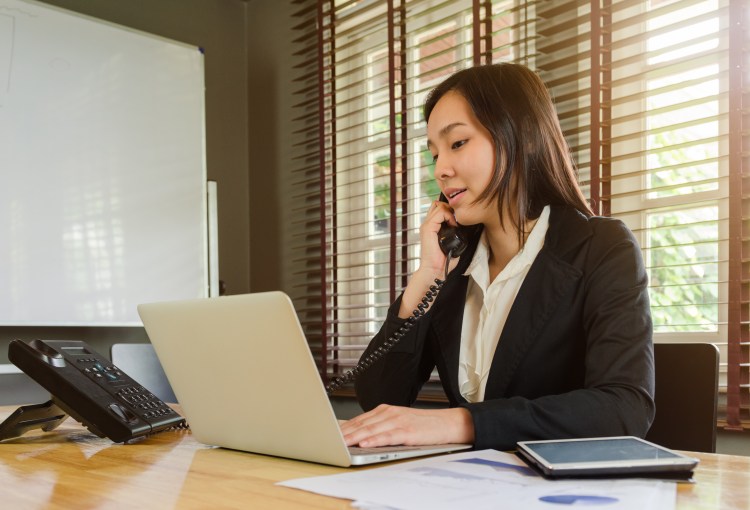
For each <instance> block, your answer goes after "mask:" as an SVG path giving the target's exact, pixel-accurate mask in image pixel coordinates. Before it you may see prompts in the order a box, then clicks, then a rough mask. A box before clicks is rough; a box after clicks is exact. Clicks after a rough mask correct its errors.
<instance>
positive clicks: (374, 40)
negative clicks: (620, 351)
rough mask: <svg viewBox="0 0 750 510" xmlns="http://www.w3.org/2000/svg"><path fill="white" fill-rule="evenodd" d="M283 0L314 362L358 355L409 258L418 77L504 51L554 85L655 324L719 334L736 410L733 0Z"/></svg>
mask: <svg viewBox="0 0 750 510" xmlns="http://www.w3.org/2000/svg"><path fill="white" fill-rule="evenodd" d="M297 3H299V4H300V11H299V13H298V16H299V17H300V18H301V22H300V26H299V28H300V32H301V34H302V35H301V38H300V41H301V42H303V43H304V45H305V48H306V49H305V50H304V51H303V52H301V58H302V60H303V61H304V65H303V66H302V67H301V68H302V69H303V72H302V74H303V75H304V77H303V78H302V79H301V85H300V89H299V97H300V101H299V105H298V110H299V111H300V116H299V122H300V125H301V126H302V127H301V128H300V130H299V131H298V135H297V136H298V138H299V140H298V142H297V143H296V144H295V146H296V147H298V153H299V157H298V161H299V162H300V165H299V171H298V175H299V182H298V184H297V186H298V189H299V190H300V191H299V196H300V199H301V200H300V203H301V205H300V208H299V213H300V216H299V217H300V221H299V223H298V225H299V226H298V229H299V232H300V233H299V235H298V236H297V237H298V239H299V245H298V247H297V251H298V252H299V253H300V257H299V264H298V266H299V268H300V270H299V275H300V278H299V281H300V285H299V287H298V288H297V290H298V292H297V294H296V295H294V298H295V301H296V305H297V307H298V309H301V310H303V312H302V313H301V315H303V317H302V322H303V324H304V325H305V327H306V329H307V331H308V336H309V337H310V338H311V339H312V340H311V345H313V347H314V348H315V352H316V353H317V354H318V356H319V362H320V367H321V375H322V376H323V377H324V378H330V377H333V376H335V375H336V374H338V373H340V372H341V371H342V370H344V369H346V368H347V367H349V366H352V365H353V364H354V363H355V362H356V360H357V359H358V357H359V353H360V352H361V350H362V349H363V348H364V346H365V345H366V344H367V342H368V341H369V340H370V338H371V336H372V335H373V334H374V333H375V332H376V331H377V329H378V328H379V327H380V324H381V323H382V320H383V318H384V317H385V313H386V310H387V307H388V305H389V304H390V303H391V302H392V301H393V300H394V299H395V297H396V296H397V294H398V292H399V291H400V290H401V289H402V288H403V287H404V286H405V284H406V279H407V276H408V274H409V273H410V272H411V271H413V270H414V269H415V267H416V263H417V261H418V257H419V253H418V227H419V224H420V222H421V219H422V216H423V213H424V210H425V208H426V207H427V206H428V205H429V203H430V201H431V200H433V199H434V198H435V197H436V196H437V192H438V190H437V187H436V185H435V183H434V182H433V180H432V167H431V158H430V157H429V154H428V153H427V152H426V148H425V139H424V136H425V125H424V120H423V118H422V111H421V107H422V104H423V102H424V99H425V97H426V94H427V93H428V92H429V90H430V89H431V88H432V87H433V86H434V85H435V84H437V83H439V82H440V81H441V80H442V79H443V78H445V77H446V76H448V75H449V74H451V73H452V72H454V71H456V70H458V69H460V68H464V67H467V66H470V65H473V64H479V63H488V62H499V61H516V62H521V63H524V64H526V65H528V66H530V67H531V68H533V69H536V70H537V71H538V72H539V73H540V75H541V77H542V78H543V79H544V81H545V82H546V83H547V85H548V87H549V88H550V90H551V92H552V94H553V97H554V98H555V104H556V107H557V109H558V114H559V117H560V121H561V124H562V126H563V130H564V131H565V134H566V137H567V140H568V144H569V146H570V149H571V152H572V154H573V156H574V159H575V160H576V162H577V165H578V169H579V180H580V183H581V187H582V189H583V190H584V193H585V194H586V195H587V196H588V197H589V198H590V200H591V203H592V206H593V207H594V209H595V210H596V211H597V212H598V213H600V214H604V215H613V216H616V217H618V218H620V219H622V220H623V221H625V222H626V223H627V224H628V226H629V227H630V228H631V229H632V230H633V232H634V233H635V234H636V236H637V237H638V239H639V240H640V243H641V247H642V249H643V253H644V260H645V262H646V264H647V267H648V271H649V276H650V294H651V301H652V312H653V319H654V332H655V337H654V338H655V341H657V342H660V341H678V340H679V341H696V342H705V341H708V342H712V343H715V344H716V345H718V346H719V347H720V350H721V359H722V379H721V388H722V397H723V405H722V409H721V423H722V424H724V425H725V426H727V427H728V428H735V429H739V428H743V427H744V428H750V376H749V375H748V361H749V359H748V350H749V349H750V339H748V323H750V307H749V305H748V294H750V286H749V285H748V279H750V266H748V263H747V262H744V261H745V260H746V259H747V260H750V256H749V255H748V250H749V249H750V245H748V242H747V241H745V239H746V238H748V233H747V232H746V228H747V227H746V225H750V223H748V222H747V220H746V218H747V215H748V214H750V213H747V212H746V211H748V210H750V202H747V201H746V200H745V199H744V198H743V197H744V196H745V195H748V196H750V194H749V193H748V192H747V191H743V189H744V188H743V186H744V183H745V181H746V180H747V177H746V175H745V173H746V172H747V171H748V162H747V151H748V145H750V137H749V136H748V129H747V125H748V121H749V120H750V119H749V118H748V116H749V114H748V113H747V111H748V85H747V84H748V82H749V80H750V76H749V75H750V62H749V58H748V54H747V50H746V49H747V48H748V47H750V44H748V43H749V42H750V41H749V39H750V38H749V36H748V31H747V30H746V29H745V27H746V26H748V12H747V11H748V7H747V6H746V5H745V2H742V1H739V0H648V1H646V2H633V1H629V0H596V1H583V0H580V1H574V0H569V1H563V2H543V1H530V2H520V1H511V0H505V1H489V0H461V1H447V0H389V1H378V0H348V1H346V0H328V1H322V0H321V1H318V2H314V1H309V0H297ZM311 20H314V21H315V23H314V24H312V23H310V21H311ZM738 20H744V22H739V21H738ZM305 41H306V43H305ZM315 210H317V211H318V214H319V216H316V217H315V218H314V219H315V221H313V220H311V219H310V215H311V214H313V211H315ZM426 394H429V392H427V393H426Z"/></svg>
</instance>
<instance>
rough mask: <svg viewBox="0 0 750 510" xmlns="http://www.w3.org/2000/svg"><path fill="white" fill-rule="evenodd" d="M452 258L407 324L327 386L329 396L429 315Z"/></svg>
mask: <svg viewBox="0 0 750 510" xmlns="http://www.w3.org/2000/svg"><path fill="white" fill-rule="evenodd" d="M452 258H453V250H451V251H449V252H448V254H447V256H446V258H445V270H444V278H443V279H442V280H441V279H440V278H435V284H434V285H430V289H429V290H428V291H427V293H426V294H425V295H424V297H423V298H422V301H421V302H420V303H419V304H418V305H417V308H416V309H415V310H413V311H412V313H411V315H410V316H409V318H408V319H406V322H404V323H403V324H402V325H401V326H400V327H399V328H398V329H397V330H396V331H395V332H393V334H391V336H390V337H388V339H387V340H386V341H385V342H383V344H382V345H380V346H379V347H378V348H377V349H375V350H374V351H373V352H371V353H370V354H368V355H367V357H366V358H364V359H361V360H359V363H357V366H355V367H354V368H352V369H350V370H347V371H346V372H344V373H343V374H342V375H341V376H340V377H337V378H336V379H334V380H333V381H331V382H330V383H329V384H328V386H326V393H327V394H328V395H330V394H331V393H333V392H334V391H336V390H338V389H339V388H341V387H342V386H343V385H344V384H347V383H349V382H351V381H353V380H354V379H355V378H356V377H357V376H358V375H359V374H361V373H362V372H364V371H365V370H367V369H368V368H370V366H371V365H372V364H373V363H375V362H376V361H377V360H379V359H380V358H382V357H383V356H385V355H386V354H388V352H389V351H390V350H391V349H392V348H393V346H394V345H396V344H397V343H398V342H399V341H400V340H401V338H403V337H404V335H406V333H407V331H409V330H410V329H411V328H412V327H413V326H414V324H416V323H417V321H419V319H421V318H422V317H423V316H424V315H425V314H426V313H427V309H428V308H429V307H430V304H431V303H432V302H433V301H434V300H435V297H437V295H438V293H439V292H440V289H441V288H443V284H445V280H447V279H448V266H450V263H451V259H452Z"/></svg>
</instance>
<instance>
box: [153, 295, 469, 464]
mask: <svg viewBox="0 0 750 510" xmlns="http://www.w3.org/2000/svg"><path fill="white" fill-rule="evenodd" d="M138 313H139V314H140V316H141V319H142V320H143V324H144V326H145V328H146V332H147V333H148V336H149V338H150V339H151V342H152V343H153V345H154V348H155V350H156V354H157V355H158V357H159V360H160V361H161V363H162V365H163V367H164V371H165V372H166V374H167V378H168V379H169V382H170V384H171V385H172V389H173V390H174V393H175V395H176V397H177V400H178V401H179V403H180V405H181V406H182V410H183V413H184V415H185V418H186V419H187V421H188V423H189V425H190V429H191V430H192V434H193V435H194V437H195V438H196V439H197V440H198V441H200V442H202V443H205V444H210V445H215V446H222V447H225V448H231V449H234V450H242V451H248V452H253V453H262V454H266V455H275V456H279V457H287V458H293V459H299V460H305V461H312V462H320V463H323V464H332V465H335V466H351V465H361V464H370V463H374V462H383V461H388V460H395V459H403V458H408V457H416V456H421V455H431V454H435V453H445V452H450V451H456V450H461V449H466V448H470V445H455V444H454V445H438V446H420V447H408V446H405V447H387V448H375V449H373V448H369V449H364V448H347V446H346V444H345V443H344V438H343V436H342V434H341V430H340V429H339V426H338V421H337V419H336V416H335V415H334V413H333V409H332V407H331V403H330V401H329V400H328V396H327V395H326V392H325V388H324V387H323V383H322V381H321V379H320V376H319V374H318V369H317V367H316V365H315V362H314V360H313V357H312V354H311V353H310V349H309V347H308V345H307V341H306V340H305V336H304V334H303V332H302V328H301V327H300V324H299V320H298V319H297V314H296V313H295V311H294V307H293V305H292V302H291V300H290V299H289V297H288V296H287V295H286V294H284V293H282V292H262V293H255V294H244V295H237V296H225V297H219V298H207V299H194V300H188V301H172V302H163V303H150V304H142V305H139V306H138Z"/></svg>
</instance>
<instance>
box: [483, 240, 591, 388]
mask: <svg viewBox="0 0 750 510" xmlns="http://www.w3.org/2000/svg"><path fill="white" fill-rule="evenodd" d="M580 277H581V272H580V271H579V270H578V269H576V268H574V267H573V266H571V265H569V264H566V263H563V262H561V261H560V260H559V259H557V258H555V257H553V256H552V255H551V254H550V253H549V251H546V250H544V249H543V250H542V251H541V252H539V255H537V257H536V260H535V261H534V263H533V265H532V266H531V269H530V270H529V273H528V274H527V275H526V278H525V279H524V282H523V284H522V285H521V288H520V289H519V291H518V295H517V296H516V299H515V301H514V302H513V306H512V307H511V309H510V312H509V314H508V318H507V320H506V321H505V326H504V327H503V332H502V333H501V335H500V341H499V342H498V344H497V349H496V350H495V354H494V356H493V358H492V366H491V368H490V373H489V375H488V378H487V386H486V389H485V395H493V396H501V395H504V394H505V391H506V390H507V388H508V384H509V383H510V381H511V380H512V379H513V376H514V374H515V371H516V368H517V367H518V365H519V363H520V362H521V360H522V359H523V357H524V355H525V354H526V351H527V350H528V349H529V347H530V346H531V345H532V344H533V343H534V341H536V339H537V337H538V336H539V333H540V332H541V331H542V329H543V328H544V326H545V325H546V324H547V323H548V322H549V321H550V319H551V318H552V317H553V316H554V315H555V311H556V310H558V309H559V308H560V307H561V306H562V307H564V306H565V305H564V303H563V302H562V296H564V295H566V294H567V293H568V292H570V290H571V289H572V288H573V287H574V286H575V285H576V284H577V282H578V280H579V278H580Z"/></svg>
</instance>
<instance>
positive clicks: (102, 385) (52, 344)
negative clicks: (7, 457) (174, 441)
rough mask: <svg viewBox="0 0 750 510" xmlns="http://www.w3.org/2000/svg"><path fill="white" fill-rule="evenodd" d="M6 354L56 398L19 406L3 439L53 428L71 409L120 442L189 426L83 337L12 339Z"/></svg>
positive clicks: (1, 430)
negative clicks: (30, 431) (77, 338)
mask: <svg viewBox="0 0 750 510" xmlns="http://www.w3.org/2000/svg"><path fill="white" fill-rule="evenodd" d="M8 359H9V360H10V361H11V362H12V363H13V364H14V365H16V366H17V367H18V368H20V369H21V370H22V371H23V372H25V373H26V374H27V375H29V376H30V377H31V378H32V379H34V380H35V381H36V382H37V383H39V384H40V385H41V386H43V387H44V388H45V389H46V390H47V391H49V392H50V393H51V395H52V398H51V400H49V401H48V402H45V403H43V404H35V405H30V406H22V407H20V408H18V409H17V410H16V411H15V412H14V413H13V414H12V415H11V416H9V417H8V418H7V419H6V420H5V421H4V422H3V423H2V424H0V440H3V439H8V438H10V437H18V436H20V435H22V434H24V433H25V432H26V431H28V430H31V429H34V428H41V429H42V430H44V431H49V430H52V429H54V428H55V427H57V426H58V425H59V424H60V423H62V422H63V421H64V420H65V418H67V416H68V415H70V416H72V417H73V418H74V419H75V420H77V421H79V422H81V423H83V425H84V426H86V428H88V429H89V430H90V431H91V432H93V433H94V434H96V435H97V436H99V437H108V438H109V439H111V440H112V441H114V442H116V443H120V442H127V441H130V440H132V439H135V438H139V437H144V436H148V435H150V434H154V433H156V432H160V431H162V430H167V429H172V428H186V427H187V425H186V423H185V420H184V419H183V418H182V416H180V415H179V414H177V412H175V411H174V410H173V409H172V408H171V407H170V406H168V405H167V404H165V403H164V402H162V401H161V400H160V399H159V398H158V397H156V396H155V395H154V394H152V393H151V392H150V391H148V390H147V389H146V388H144V387H143V386H141V385H140V384H138V383H137V382H135V381H134V380H133V379H132V378H130V377H129V376H128V375H127V374H125V373H124V372H122V370H120V369H119V368H117V367H116V366H115V365H113V364H112V363H111V362H110V361H109V360H107V359H106V358H104V357H103V356H101V355H100V354H98V353H96V352H95V351H94V350H93V349H92V348H91V347H90V346H88V345H87V344H86V343H84V342H81V341H78V340H31V341H30V342H28V343H26V342H23V341H21V340H13V341H11V342H10V345H9V346H8Z"/></svg>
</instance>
